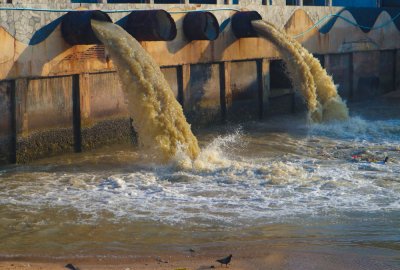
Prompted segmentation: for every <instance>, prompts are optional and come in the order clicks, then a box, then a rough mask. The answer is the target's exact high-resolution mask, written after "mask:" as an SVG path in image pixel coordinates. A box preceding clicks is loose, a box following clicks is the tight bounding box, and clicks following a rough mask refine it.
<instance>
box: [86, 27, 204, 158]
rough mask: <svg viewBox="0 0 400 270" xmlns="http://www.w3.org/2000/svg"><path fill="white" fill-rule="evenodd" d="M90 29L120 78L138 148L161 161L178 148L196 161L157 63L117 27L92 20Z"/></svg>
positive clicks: (192, 143)
mask: <svg viewBox="0 0 400 270" xmlns="http://www.w3.org/2000/svg"><path fill="white" fill-rule="evenodd" d="M92 27H93V30H94V32H95V33H96V36H97V37H98V38H99V39H100V40H101V41H102V43H103V44H104V45H105V47H106V49H107V52H108V53H110V55H111V59H112V61H113V63H114V65H115V67H116V69H117V72H118V74H119V77H120V78H121V82H122V85H123V88H124V93H125V96H126V98H127V99H128V110H129V113H130V114H131V117H132V118H133V125H134V128H135V130H136V132H137V134H138V140H139V145H140V146H142V147H143V148H145V149H146V150H147V151H150V152H151V154H152V156H153V157H157V159H158V158H159V159H160V160H161V162H167V161H169V160H170V159H171V158H173V157H174V156H175V154H176V152H177V150H178V149H179V151H182V150H183V151H184V152H185V153H186V154H187V155H188V156H189V157H190V158H191V159H192V160H193V159H195V158H196V157H197V156H198V154H199V152H200V148H199V146H198V142H197V139H196V137H195V136H194V135H193V133H192V131H191V129H190V125H189V124H188V123H187V122H186V118H185V116H184V114H183V111H182V107H181V105H180V104H179V103H178V102H177V100H176V99H175V97H174V95H173V92H172V90H171V88H170V86H169V85H168V82H167V81H166V80H165V78H164V76H163V74H162V72H161V70H160V68H159V66H158V65H157V63H155V61H154V60H153V59H152V58H151V56H150V55H148V53H147V52H146V51H145V50H144V49H143V48H142V46H141V45H140V44H139V42H138V41H137V40H135V39H134V38H133V37H132V36H131V35H129V34H128V33H127V32H126V31H125V30H123V29H122V28H121V27H119V26H118V25H115V24H112V23H108V22H100V21H96V20H92Z"/></svg>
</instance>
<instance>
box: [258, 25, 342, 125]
mask: <svg viewBox="0 0 400 270" xmlns="http://www.w3.org/2000/svg"><path fill="white" fill-rule="evenodd" d="M252 25H253V27H254V28H255V30H256V31H257V32H258V33H259V34H260V35H261V36H263V37H265V38H267V39H268V40H270V41H271V42H272V43H273V44H274V45H275V46H276V47H277V48H278V50H279V51H280V52H281V54H282V58H283V60H284V61H285V63H286V65H287V69H288V71H289V74H290V76H291V79H292V83H293V84H294V87H295V88H296V89H299V90H300V92H301V93H302V95H303V96H304V99H305V101H306V104H307V107H308V111H309V114H310V119H311V120H312V121H313V122H317V123H319V122H326V121H332V120H345V119H347V118H348V116H349V112H348V109H347V107H346V104H345V103H344V102H343V101H342V99H341V98H340V96H339V95H338V93H337V89H336V86H335V84H334V83H333V80H332V77H331V76H329V75H328V74H327V73H326V70H325V69H324V68H322V66H321V64H320V63H319V61H318V59H316V58H314V57H313V55H312V54H311V53H309V52H308V51H307V50H306V49H305V48H304V47H303V46H301V44H300V43H299V42H297V41H296V40H294V39H293V38H291V37H290V36H289V35H287V34H285V33H284V32H282V31H279V30H278V29H277V28H276V27H275V26H274V25H273V24H271V23H269V22H266V21H260V20H258V21H253V22H252Z"/></svg>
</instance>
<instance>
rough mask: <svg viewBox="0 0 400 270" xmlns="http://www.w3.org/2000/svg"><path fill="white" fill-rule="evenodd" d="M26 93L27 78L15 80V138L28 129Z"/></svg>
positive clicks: (22, 134) (26, 132) (25, 133)
mask: <svg viewBox="0 0 400 270" xmlns="http://www.w3.org/2000/svg"><path fill="white" fill-rule="evenodd" d="M27 93H28V80H27V79H17V80H15V129H16V130H15V131H16V136H17V138H18V137H19V136H24V135H27V134H28V132H29V130H28V113H27V111H26V102H27Z"/></svg>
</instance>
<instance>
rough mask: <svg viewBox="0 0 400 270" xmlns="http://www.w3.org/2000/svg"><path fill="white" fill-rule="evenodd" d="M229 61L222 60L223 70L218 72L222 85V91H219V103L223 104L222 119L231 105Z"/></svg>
mask: <svg viewBox="0 0 400 270" xmlns="http://www.w3.org/2000/svg"><path fill="white" fill-rule="evenodd" d="M231 65H232V63H231V62H224V63H223V64H222V67H223V70H222V72H220V75H222V76H221V86H222V87H223V92H222V91H221V95H222V94H223V95H222V96H221V103H223V104H224V106H223V107H222V116H223V117H224V119H226V117H227V113H228V110H229V108H231V107H232V88H231Z"/></svg>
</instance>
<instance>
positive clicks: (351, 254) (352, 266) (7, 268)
mask: <svg viewBox="0 0 400 270" xmlns="http://www.w3.org/2000/svg"><path fill="white" fill-rule="evenodd" d="M359 249H360V248H352V247H343V248H341V247H337V246H336V247H335V246H331V247H328V249H327V245H322V246H321V247H320V249H318V247H316V246H312V245H309V244H306V243H297V244H294V245H293V246H272V245H270V244H268V243H267V244H266V243H251V244H249V245H248V244H243V243H242V244H241V245H240V244H239V245H238V243H230V244H228V245H224V246H221V245H216V244H215V243H210V245H209V246H208V247H206V248H205V247H202V248H200V249H195V252H190V251H189V250H187V251H184V252H177V251H171V252H163V253H156V252H154V253H148V254H146V255H145V254H142V255H140V256H137V255H131V256H130V255H128V256H115V255H110V256H104V255H94V256H91V257H89V256H88V257H82V256H81V257H79V256H68V257H67V256H66V257H57V258H51V257H22V256H21V257H14V258H13V257H11V256H10V257H1V256H0V270H25V269H29V270H65V269H68V268H65V265H66V264H69V263H70V264H73V265H74V266H76V267H77V268H79V269H80V270H96V269H100V270H105V269H110V270H117V269H119V270H121V269H122V270H134V269H135V270H136V269H142V270H150V269H156V270H170V269H171V270H206V269H226V267H225V265H224V266H222V267H221V265H220V264H219V263H218V262H216V259H220V258H223V257H225V256H227V255H229V254H233V257H232V261H231V263H230V264H229V266H228V269H231V270H247V269H251V270H268V269H270V270H310V269H324V270H338V269H340V270H361V269H363V270H365V269H374V270H375V269H379V270H385V269H388V270H389V269H390V270H396V269H399V270H400V257H399V256H397V255H388V254H386V255H382V254H379V252H378V253H375V251H376V249H374V250H375V251H374V250H369V249H367V250H366V251H365V252H363V251H362V250H363V249H361V252H360V250H359Z"/></svg>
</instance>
